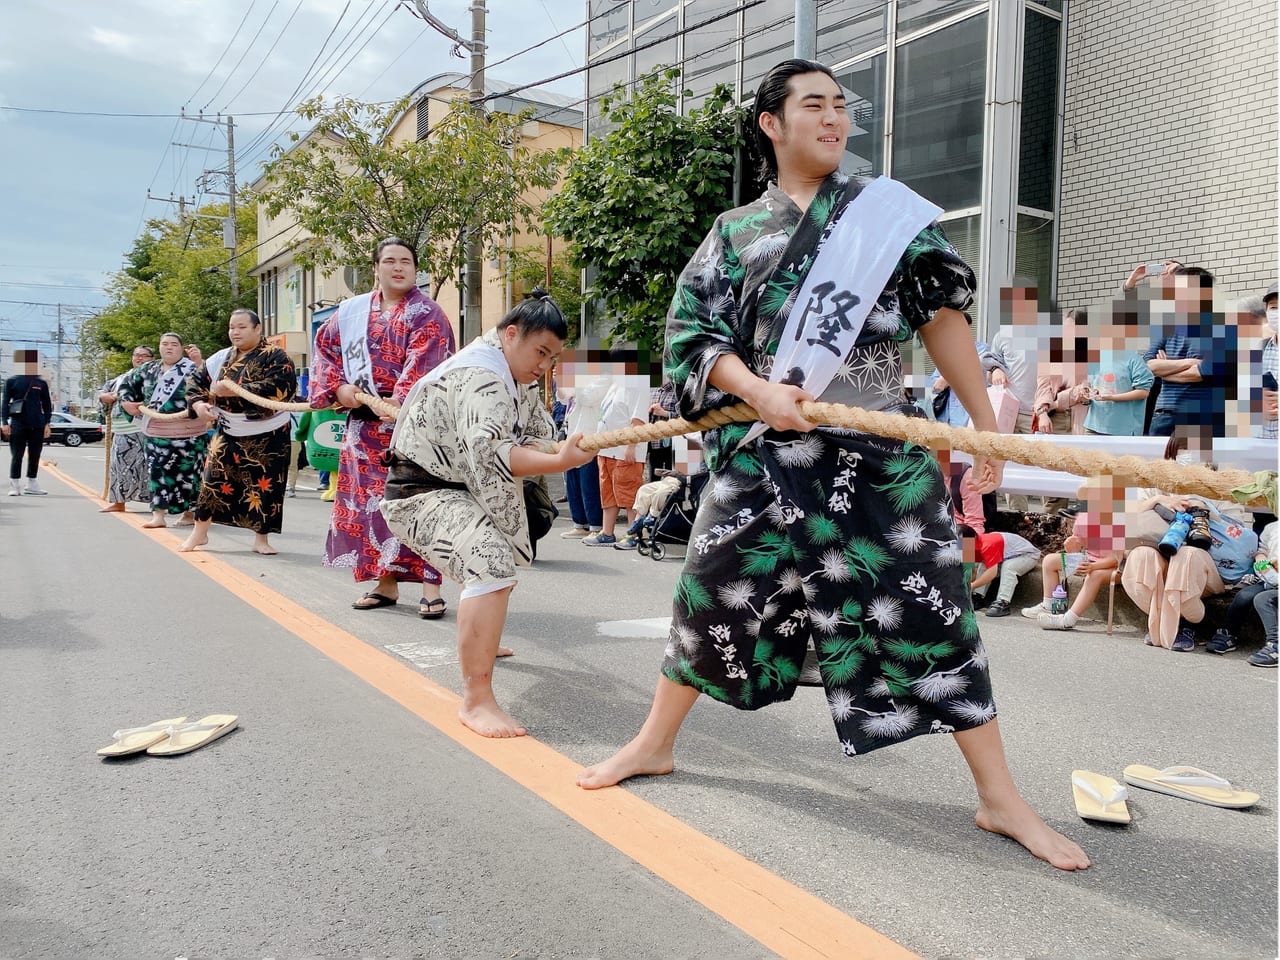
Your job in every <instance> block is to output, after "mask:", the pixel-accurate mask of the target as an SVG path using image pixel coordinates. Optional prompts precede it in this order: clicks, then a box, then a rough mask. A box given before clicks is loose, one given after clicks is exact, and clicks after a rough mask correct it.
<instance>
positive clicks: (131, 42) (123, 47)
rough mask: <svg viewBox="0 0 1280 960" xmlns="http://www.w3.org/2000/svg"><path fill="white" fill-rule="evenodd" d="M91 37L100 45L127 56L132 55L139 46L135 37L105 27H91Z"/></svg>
mask: <svg viewBox="0 0 1280 960" xmlns="http://www.w3.org/2000/svg"><path fill="white" fill-rule="evenodd" d="M89 39H90V40H92V41H93V42H94V43H96V44H98V45H99V46H103V47H106V48H107V49H108V50H111V51H114V52H115V53H119V54H123V55H125V56H131V55H132V54H133V51H134V50H136V49H137V47H138V41H137V40H136V39H134V38H133V37H128V36H125V35H124V34H123V33H120V32H119V31H117V30H108V29H106V28H105V27H91V28H90V29H89Z"/></svg>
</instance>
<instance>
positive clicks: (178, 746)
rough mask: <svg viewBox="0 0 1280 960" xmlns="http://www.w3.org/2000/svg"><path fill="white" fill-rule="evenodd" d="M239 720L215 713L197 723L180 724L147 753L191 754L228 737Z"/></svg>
mask: <svg viewBox="0 0 1280 960" xmlns="http://www.w3.org/2000/svg"><path fill="white" fill-rule="evenodd" d="M239 722H240V720H239V718H238V717H236V716H235V715H234V714H230V713H213V714H210V715H209V716H207V717H202V718H201V719H199V720H197V721H196V722H195V723H179V724H176V725H174V726H171V727H169V730H168V736H167V737H166V738H165V739H164V740H163V741H161V742H160V743H157V744H156V745H155V746H153V747H148V748H147V753H148V754H150V755H151V756H153V757H173V756H177V755H178V754H180V753H190V752H191V751H192V750H196V749H198V748H199V747H203V746H204V745H205V744H207V743H212V742H213V741H214V740H217V739H218V738H219V737H222V736H226V735H227V734H228V733H230V732H231V731H232V730H234V729H235V728H236V725H237V724H238V723H239Z"/></svg>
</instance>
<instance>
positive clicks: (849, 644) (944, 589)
mask: <svg viewBox="0 0 1280 960" xmlns="http://www.w3.org/2000/svg"><path fill="white" fill-rule="evenodd" d="M866 182H867V181H863V180H861V179H858V178H846V177H844V176H843V175H841V174H839V173H835V174H832V175H831V176H830V177H828V178H827V180H826V181H825V182H824V183H823V185H822V186H821V188H820V189H819V191H818V194H817V196H816V197H815V198H814V200H813V201H812V203H811V204H810V207H809V210H808V211H807V212H806V213H802V212H801V211H800V209H799V208H798V207H797V206H796V205H795V203H794V202H793V201H792V200H791V199H790V198H789V197H788V196H787V195H786V194H784V193H782V192H781V191H780V190H778V189H777V187H776V186H771V187H770V189H769V190H768V191H767V192H766V193H765V194H764V196H762V197H761V198H760V199H759V200H757V201H756V202H755V203H752V204H750V205H748V206H745V207H741V208H739V209H736V210H733V211H730V212H729V213H726V214H724V215H722V216H721V217H720V218H719V219H718V220H717V221H716V223H715V225H714V227H713V228H712V230H711V232H710V234H708V236H707V237H706V239H705V240H704V241H703V243H702V245H701V247H699V249H698V251H697V253H696V254H694V257H693V259H692V260H691V261H690V263H689V265H688V266H687V267H686V268H685V270H684V272H683V274H682V275H681V277H680V281H679V284H678V286H677V290H676V295H675V298H674V300H673V302H672V307H671V311H670V314H669V316H668V320H667V347H666V356H665V363H664V366H665V368H666V369H665V372H666V375H667V377H668V378H670V380H671V381H672V382H673V384H674V385H675V387H676V390H677V393H678V396H679V402H680V413H681V415H682V416H684V417H686V418H688V419H694V418H696V417H698V416H699V415H701V414H703V413H705V412H706V411H707V410H709V409H713V408H718V407H722V406H727V405H730V404H733V403H736V402H738V398H736V397H732V396H729V395H727V394H725V393H723V392H722V391H720V390H717V389H716V388H715V387H713V386H711V385H710V382H709V377H710V373H711V368H712V366H713V365H714V364H715V362H716V360H717V359H718V358H719V357H720V356H721V355H722V354H731V355H734V356H737V357H740V358H741V359H742V360H743V361H744V362H745V363H746V364H747V365H748V366H749V367H750V368H751V370H752V371H753V372H755V373H756V374H757V375H759V376H761V377H765V378H767V377H768V376H769V372H770V369H771V365H772V359H773V356H774V355H775V353H776V352H777V347H778V342H779V338H780V336H781V333H782V331H783V329H784V326H785V323H786V320H787V316H788V314H789V313H790V310H791V308H792V306H793V303H794V302H795V300H796V298H797V295H798V291H799V290H800V288H801V286H802V285H803V282H804V278H805V276H806V274H807V272H808V270H809V267H810V266H811V265H812V263H813V260H814V258H815V256H816V254H817V250H818V249H819V247H818V244H819V243H820V241H821V239H822V238H823V237H824V236H825V234H824V232H823V231H824V229H825V228H826V226H827V225H828V224H830V223H831V222H832V220H833V219H834V218H835V217H837V216H838V215H839V213H840V212H841V211H842V210H843V209H844V206H845V205H846V204H847V203H849V202H850V201H851V200H852V199H853V198H854V197H855V196H856V195H857V194H858V192H860V190H861V189H862V188H863V186H864V185H865V184H866ZM973 289H974V277H973V272H972V271H971V270H970V269H969V267H968V266H966V265H965V264H964V262H963V261H962V260H961V259H960V257H959V255H958V254H957V253H956V251H955V249H954V248H953V247H952V246H951V245H950V244H949V243H948V242H947V240H946V238H945V237H944V236H943V234H942V231H941V230H940V229H939V228H938V226H937V225H936V224H930V225H929V226H928V227H926V228H925V229H924V230H922V231H921V232H920V233H919V234H918V235H917V236H916V237H915V239H914V240H913V241H912V242H911V243H910V245H909V246H908V247H907V249H906V250H905V251H904V252H903V254H902V256H901V257H900V259H899V261H898V264H897V266H896V267H895V268H894V270H893V273H892V275H891V277H890V279H889V281H888V283H887V284H886V285H885V288H884V291H883V293H881V294H880V296H879V298H878V300H877V302H876V304H875V306H874V307H872V309H871V312H870V313H869V314H868V315H867V319H866V322H865V325H864V327H863V329H862V331H861V333H860V334H859V336H858V339H857V340H856V342H855V343H854V346H853V348H852V350H851V351H850V352H849V353H848V355H847V356H845V358H844V361H843V364H842V366H841V368H840V370H839V372H838V373H837V374H836V376H835V377H834V379H833V380H832V381H831V383H830V385H829V386H828V387H827V388H826V389H825V390H824V391H823V392H822V394H821V396H820V399H821V400H823V401H827V402H834V403H845V404H850V405H854V406H859V407H863V408H866V409H871V410H890V411H892V410H902V411H904V412H905V410H906V409H907V407H906V404H905V402H904V398H903V389H902V371H901V356H900V352H899V347H898V344H899V343H900V342H901V341H903V340H906V339H908V338H910V337H911V336H913V335H914V333H915V331H916V330H918V329H919V328H920V327H921V326H923V325H924V324H926V323H928V322H929V321H930V320H931V319H932V318H933V316H934V314H935V312H936V311H937V310H938V309H939V308H941V307H951V308H953V309H956V310H963V309H965V308H966V307H968V305H969V304H970V302H971V300H972V296H973ZM748 429H749V425H747V424H732V425H729V426H726V427H722V428H720V429H718V430H712V431H709V432H708V433H707V434H706V435H705V438H704V443H703V446H704V450H705V451H706V456H707V463H708V467H709V469H710V471H711V474H712V476H711V481H710V483H709V484H708V486H707V488H706V492H705V493H704V494H703V497H702V502H701V506H700V509H699V511H698V516H697V519H696V521H695V523H694V527H693V530H692V533H691V535H690V548H689V555H688V559H687V560H686V562H685V567H684V570H683V571H682V573H681V575H680V578H679V581H678V583H677V586H676V595H675V601H674V615H673V618H672V629H671V636H670V641H669V643H668V646H667V649H666V654H665V658H664V660H663V665H662V671H663V673H664V675H665V676H667V677H668V678H669V679H671V680H673V681H675V682H677V683H681V684H685V685H689V686H693V687H695V688H696V689H698V690H699V691H701V692H702V693H705V694H707V695H709V696H711V697H713V698H715V699H717V700H722V701H724V702H726V703H729V704H732V705H733V706H735V707H738V708H739V709H745V710H750V709H757V708H759V707H763V706H765V705H767V704H769V703H773V702H775V701H779V700H787V699H790V698H791V696H792V694H793V693H794V691H795V687H796V683H797V680H798V679H799V678H800V673H801V669H802V666H803V663H804V658H805V652H806V649H807V648H808V647H809V644H810V642H812V644H813V647H814V649H815V651H816V655H817V660H818V668H819V672H820V674H821V679H822V685H823V687H824V688H825V691H826V695H827V703H828V706H829V708H830V711H831V715H832V718H833V719H834V721H835V726H836V732H837V736H838V737H839V740H840V743H841V746H842V748H843V750H844V753H845V754H846V755H847V756H853V755H855V754H859V753H866V752H868V751H870V750H875V749H877V748H879V747H884V746H888V745H890V744H892V743H896V742H898V741H901V740H906V739H908V738H910V737H914V736H917V735H919V734H923V733H950V732H953V731H956V730H964V729H968V728H972V727H975V726H979V725H981V724H983V723H986V722H987V721H989V720H991V719H992V718H993V717H994V716H995V714H996V711H995V705H994V703H993V701H992V695H991V683H990V678H989V675H988V672H987V656H986V653H985V651H984V649H983V646H982V641H981V638H980V637H979V635H978V625H977V620H976V618H975V617H974V613H973V609H972V606H971V603H970V600H969V591H968V587H967V582H966V579H965V576H964V568H963V562H962V553H961V550H960V546H959V544H958V542H957V534H956V529H955V525H954V522H953V520H952V516H951V505H950V502H949V499H948V496H947V491H946V489H945V486H944V483H943V479H942V476H941V472H940V471H939V469H938V465H937V462H936V461H935V459H934V458H933V456H932V455H931V454H930V452H929V451H928V450H927V449H925V448H923V447H919V446H915V445H913V444H910V443H904V442H902V441H900V440H895V439H888V438H883V437H878V436H874V435H869V434H865V433H859V432H855V431H851V430H838V429H833V428H825V427H824V428H819V429H818V430H815V431H813V432H811V433H798V432H779V431H775V430H767V431H766V432H764V433H763V434H762V435H761V436H759V437H758V438H757V439H754V440H751V441H750V442H748V443H746V444H745V445H742V446H741V447H740V446H739V444H741V443H742V441H743V439H744V437H746V435H747V433H748Z"/></svg>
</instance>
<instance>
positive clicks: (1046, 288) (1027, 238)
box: [1013, 213, 1054, 303]
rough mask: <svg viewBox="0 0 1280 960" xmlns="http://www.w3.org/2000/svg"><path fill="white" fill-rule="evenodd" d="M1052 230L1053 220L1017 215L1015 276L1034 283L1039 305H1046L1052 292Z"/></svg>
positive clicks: (1014, 256)
mask: <svg viewBox="0 0 1280 960" xmlns="http://www.w3.org/2000/svg"><path fill="white" fill-rule="evenodd" d="M1053 231H1054V221H1053V220H1046V219H1044V218H1043V217H1033V216H1029V215H1028V214H1025V213H1019V214H1018V229H1017V232H1016V233H1015V235H1014V250H1013V262H1014V275H1015V276H1019V277H1029V278H1030V279H1032V280H1034V281H1035V287H1036V290H1037V291H1039V296H1040V302H1041V303H1047V302H1048V298H1049V292H1050V291H1051V290H1052V289H1053V287H1052V284H1053Z"/></svg>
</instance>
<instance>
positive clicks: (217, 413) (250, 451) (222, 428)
mask: <svg viewBox="0 0 1280 960" xmlns="http://www.w3.org/2000/svg"><path fill="white" fill-rule="evenodd" d="M227 336H228V337H229V338H230V340H231V346H230V347H227V348H226V349H224V350H219V351H218V352H217V353H215V354H214V355H213V356H211V357H210V358H209V359H208V360H207V361H206V362H205V364H204V366H203V367H201V368H200V369H199V370H197V371H196V372H195V373H194V374H192V376H191V386H190V388H189V395H190V399H191V408H192V415H193V416H197V417H199V418H200V419H201V422H204V423H212V424H213V427H214V430H213V440H212V441H211V442H210V444H209V453H208V456H207V457H206V458H205V465H204V476H203V482H202V483H201V486H200V497H199V499H198V500H197V501H196V508H195V520H196V522H195V527H194V528H193V529H192V531H191V535H190V536H188V537H187V539H186V540H185V541H184V542H183V544H182V546H181V547H179V548H178V549H179V550H180V551H184V552H185V551H188V550H194V549H196V548H197V547H199V546H202V545H204V544H206V543H208V542H209V527H210V525H212V524H214V523H218V524H223V525H225V526H229V527H247V528H249V529H250V530H252V531H253V534H254V539H253V551H254V552H255V553H260V554H263V555H264V556H271V555H273V554H274V553H275V552H276V549H275V547H273V546H272V545H271V541H270V539H269V535H270V534H273V533H279V532H280V530H281V525H282V520H283V517H284V499H285V498H284V488H285V477H286V476H287V475H288V472H289V452H290V450H291V446H290V437H289V434H290V428H289V414H288V411H282V410H271V409H268V408H267V407H265V406H262V405H259V404H255V403H254V402H253V401H251V400H246V399H245V398H243V397H241V396H240V394H238V393H236V392H235V391H234V390H233V389H232V388H231V386H230V385H229V384H231V383H235V384H237V385H238V386H240V387H241V388H242V389H244V390H247V391H248V392H249V393H251V394H253V395H254V396H256V397H260V398H262V399H264V400H267V401H279V402H289V401H292V400H293V398H294V395H295V393H296V392H297V389H298V378H297V374H296V372H295V371H294V367H293V361H292V360H290V359H289V355H288V354H287V353H285V352H284V351H283V350H281V349H280V348H279V347H275V346H272V345H271V344H269V343H267V342H266V341H265V340H263V338H262V322H261V321H260V320H259V319H258V315H257V314H256V313H254V312H253V311H252V310H248V309H240V310H235V311H233V312H232V314H231V317H230V319H229V320H228V322H227Z"/></svg>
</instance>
